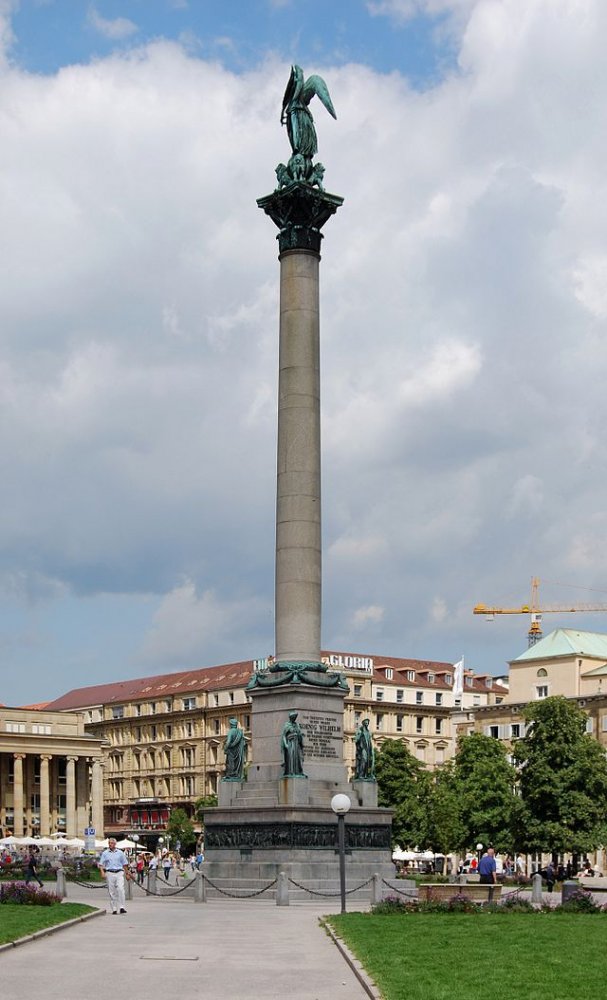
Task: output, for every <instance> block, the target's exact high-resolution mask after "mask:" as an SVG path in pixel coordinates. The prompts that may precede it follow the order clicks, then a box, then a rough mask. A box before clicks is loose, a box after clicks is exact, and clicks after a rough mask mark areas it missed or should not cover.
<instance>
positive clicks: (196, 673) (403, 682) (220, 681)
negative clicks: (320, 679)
mask: <svg viewBox="0 0 607 1000" xmlns="http://www.w3.org/2000/svg"><path fill="white" fill-rule="evenodd" d="M322 656H323V658H324V659H327V658H328V657H330V656H333V657H335V656H337V657H341V658H342V659H344V660H345V659H347V658H353V659H354V658H359V659H360V658H361V657H360V654H352V653H336V652H335V651H323V653H322ZM366 658H367V659H369V660H372V661H373V670H372V672H366V673H365V672H361V674H360V677H361V679H363V678H365V677H371V679H372V680H373V681H375V682H377V683H380V684H390V685H394V684H396V685H399V686H403V687H414V686H416V687H420V686H423V687H431V688H437V689H439V690H440V689H443V690H450V689H451V688H452V686H453V664H452V663H443V662H438V661H432V660H410V659H404V658H396V657H391V656H371V655H369V656H368V657H366ZM386 667H392V669H393V671H394V675H393V678H392V679H391V680H388V679H387V678H386ZM331 669H335V670H343V669H344V668H343V667H340V666H335V667H332V668H331ZM346 669H347V668H346ZM252 671H253V661H252V660H244V661H241V662H239V663H227V664H223V665H222V666H217V667H199V668H198V669H195V670H183V671H180V672H179V673H173V674H157V675H156V676H154V677H138V678H134V679H133V680H127V681H113V682H110V683H108V684H95V685H92V686H91V687H83V688H74V689H73V690H72V691H68V692H67V693H66V694H64V695H62V696H61V697H60V698H57V699H56V700H55V701H51V702H48V703H47V704H46V705H45V708H47V709H48V710H49V711H66V710H67V711H70V710H72V711H73V710H74V709H84V708H91V707H93V706H98V705H107V704H120V703H121V702H127V701H137V700H138V699H144V698H147V699H150V698H158V699H161V698H166V697H169V696H173V695H186V696H187V695H188V694H189V693H190V692H192V691H200V690H205V691H219V690H225V689H226V688H240V687H245V685H246V684H247V682H248V680H249V678H250V676H251V673H252ZM407 671H413V672H414V673H415V679H414V680H409V679H408V677H407ZM348 673H349V677H350V680H351V681H353V680H355V679H356V673H355V671H348ZM428 673H432V674H434V681H432V682H431V681H429V679H428ZM465 673H466V677H467V678H468V677H470V676H472V672H471V671H468V670H467V671H466V672H465ZM445 675H451V683H449V684H447V683H446V681H445ZM481 676H482V678H483V680H484V678H485V677H486V676H489V675H485V674H483V675H481ZM466 687H467V689H468V690H475V691H483V692H484V693H487V692H488V690H492V691H493V692H494V693H497V694H499V693H500V691H503V693H504V694H505V693H507V689H506V688H505V687H503V686H502V685H501V684H500V683H499V682H498V681H497V680H496V682H495V683H494V684H493V685H492V687H491V688H490V689H488V688H487V686H486V684H485V683H483V681H479V680H478V679H477V677H473V678H472V684H471V685H468V684H467V685H466Z"/></svg>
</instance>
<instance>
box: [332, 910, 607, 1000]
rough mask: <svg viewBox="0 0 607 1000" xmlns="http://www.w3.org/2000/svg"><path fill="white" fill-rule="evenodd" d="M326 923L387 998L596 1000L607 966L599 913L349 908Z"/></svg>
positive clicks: (604, 924)
mask: <svg viewBox="0 0 607 1000" xmlns="http://www.w3.org/2000/svg"><path fill="white" fill-rule="evenodd" d="M328 922H329V923H330V924H331V926H332V927H333V928H334V930H335V931H336V932H337V934H338V935H339V936H340V937H341V938H343V940H344V941H345V942H346V944H347V945H348V947H349V948H350V949H351V951H352V952H354V954H355V955H356V957H357V958H358V959H359V960H360V961H361V962H362V964H363V965H364V967H365V969H366V971H367V973H368V974H369V975H370V976H371V978H372V979H373V980H374V981H375V983H376V984H377V986H378V987H379V989H380V990H381V993H382V996H383V997H384V1000H547V998H554V1000H557V998H559V1000H562V998H564V997H565V998H566V1000H595V998H596V997H597V996H600V995H601V994H602V991H603V989H604V982H605V975H606V973H607V958H606V957H605V940H606V939H607V919H606V918H605V917H604V916H600V915H596V914H578V913H571V914H558V915H557V914H550V913H547V914H544V913H530V914H527V913H511V914H504V915H499V914H498V915H492V914H487V915H482V914H481V915H475V914H455V913H453V914H442V913H441V914H438V913H437V914H435V913H427V914H411V915H408V916H402V915H400V914H394V915H392V914H389V915H384V914H378V915H377V916H375V915H373V914H370V913H347V914H343V915H338V916H332V917H330V918H328Z"/></svg>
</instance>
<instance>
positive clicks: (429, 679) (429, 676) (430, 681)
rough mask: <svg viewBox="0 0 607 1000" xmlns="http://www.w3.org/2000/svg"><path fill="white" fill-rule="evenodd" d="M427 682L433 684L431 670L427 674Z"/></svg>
mask: <svg viewBox="0 0 607 1000" xmlns="http://www.w3.org/2000/svg"><path fill="white" fill-rule="evenodd" d="M428 683H429V684H434V674H433V673H431V672H430V673H429V674H428Z"/></svg>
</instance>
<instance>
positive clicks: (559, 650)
mask: <svg viewBox="0 0 607 1000" xmlns="http://www.w3.org/2000/svg"><path fill="white" fill-rule="evenodd" d="M576 654H577V655H579V656H596V657H598V658H600V659H604V660H607V635H606V634H605V633H604V632H580V631H579V630H578V629H574V628H557V629H555V630H554V632H550V633H549V635H546V636H544V638H543V639H540V641H539V642H536V644H535V645H534V646H530V647H529V649H526V650H525V652H524V653H521V655H520V656H517V657H516V659H514V660H511V661H510V663H511V664H513V663H525V662H528V661H529V660H545V659H552V658H553V657H555V656H571V655H576Z"/></svg>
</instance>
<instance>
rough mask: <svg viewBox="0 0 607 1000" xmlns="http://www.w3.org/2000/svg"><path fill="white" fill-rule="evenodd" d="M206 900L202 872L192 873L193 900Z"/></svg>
mask: <svg viewBox="0 0 607 1000" xmlns="http://www.w3.org/2000/svg"><path fill="white" fill-rule="evenodd" d="M206 901H207V887H206V883H205V880H204V876H203V874H202V872H196V873H195V875H194V902H195V903H206Z"/></svg>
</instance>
